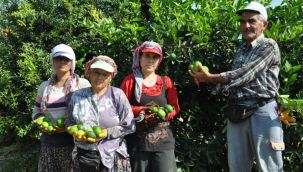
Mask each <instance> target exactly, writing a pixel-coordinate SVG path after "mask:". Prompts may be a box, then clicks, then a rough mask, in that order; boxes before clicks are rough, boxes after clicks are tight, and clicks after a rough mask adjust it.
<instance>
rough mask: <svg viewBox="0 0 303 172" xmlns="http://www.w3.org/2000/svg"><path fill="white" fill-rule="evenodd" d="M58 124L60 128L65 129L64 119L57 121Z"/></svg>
mask: <svg viewBox="0 0 303 172" xmlns="http://www.w3.org/2000/svg"><path fill="white" fill-rule="evenodd" d="M56 124H57V125H58V126H59V127H64V119H63V118H59V119H57V122H56Z"/></svg>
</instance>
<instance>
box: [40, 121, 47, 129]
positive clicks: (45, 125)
mask: <svg viewBox="0 0 303 172" xmlns="http://www.w3.org/2000/svg"><path fill="white" fill-rule="evenodd" d="M41 125H42V127H44V128H47V127H48V126H49V125H48V123H47V122H45V121H44V122H42V124H41Z"/></svg>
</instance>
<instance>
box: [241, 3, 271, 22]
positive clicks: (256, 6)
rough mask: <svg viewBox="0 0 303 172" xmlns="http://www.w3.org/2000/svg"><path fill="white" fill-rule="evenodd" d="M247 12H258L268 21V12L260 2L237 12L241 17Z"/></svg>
mask: <svg viewBox="0 0 303 172" xmlns="http://www.w3.org/2000/svg"><path fill="white" fill-rule="evenodd" d="M245 11H250V12H256V13H258V14H261V15H262V16H263V17H264V19H265V20H267V17H268V16H267V12H266V9H265V7H264V6H263V5H262V4H260V3H259V2H250V3H249V4H248V5H247V6H246V7H245V8H243V9H241V10H239V11H237V14H238V15H241V14H242V13H243V12H245Z"/></svg>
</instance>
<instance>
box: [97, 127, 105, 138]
mask: <svg viewBox="0 0 303 172" xmlns="http://www.w3.org/2000/svg"><path fill="white" fill-rule="evenodd" d="M106 136H107V129H101V132H100V133H99V134H98V137H101V138H103V137H106Z"/></svg>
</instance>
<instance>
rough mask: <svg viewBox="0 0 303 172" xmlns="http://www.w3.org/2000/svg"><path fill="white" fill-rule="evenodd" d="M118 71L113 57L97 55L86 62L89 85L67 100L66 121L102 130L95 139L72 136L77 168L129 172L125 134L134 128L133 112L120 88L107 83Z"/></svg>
mask: <svg viewBox="0 0 303 172" xmlns="http://www.w3.org/2000/svg"><path fill="white" fill-rule="evenodd" d="M116 73H117V67H116V64H115V62H114V60H113V59H111V58H109V57H107V56H98V57H95V58H94V59H92V60H91V61H89V62H88V63H87V65H86V75H87V76H88V77H89V79H90V83H91V85H92V87H90V88H85V89H81V90H78V91H76V92H75V93H74V94H73V96H72V98H71V103H70V112H69V115H70V117H69V119H70V120H69V124H68V125H72V124H78V125H81V126H83V128H84V129H86V130H88V129H89V128H92V127H94V126H99V127H100V128H102V130H103V131H104V132H103V133H105V135H104V136H102V138H99V139H97V141H96V142H89V141H88V140H85V139H84V140H82V139H76V138H75V152H74V153H75V154H74V160H75V163H76V164H78V165H79V168H80V171H110V172H115V171H119V172H120V171H121V172H124V171H130V163H129V161H128V153H127V149H126V143H125V141H124V136H125V135H127V134H130V133H133V132H134V131H135V125H134V123H133V122H132V121H133V112H132V109H131V106H130V104H129V102H128V99H127V97H126V96H125V94H124V93H123V91H122V90H121V89H120V88H116V87H113V86H111V85H110V83H111V81H112V79H113V78H114V77H115V75H116Z"/></svg>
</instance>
